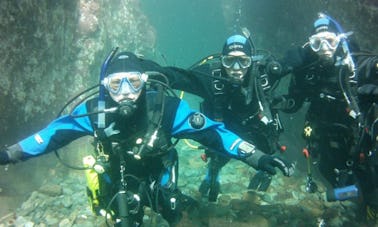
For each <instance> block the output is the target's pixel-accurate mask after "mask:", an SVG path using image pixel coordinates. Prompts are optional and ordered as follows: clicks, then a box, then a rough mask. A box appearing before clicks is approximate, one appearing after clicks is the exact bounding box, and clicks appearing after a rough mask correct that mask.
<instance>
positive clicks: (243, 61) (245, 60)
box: [221, 55, 252, 69]
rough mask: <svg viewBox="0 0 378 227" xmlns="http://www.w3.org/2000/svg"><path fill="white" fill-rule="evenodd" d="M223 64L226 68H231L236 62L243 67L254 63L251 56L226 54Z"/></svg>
mask: <svg viewBox="0 0 378 227" xmlns="http://www.w3.org/2000/svg"><path fill="white" fill-rule="evenodd" d="M221 61H222V65H223V67H225V68H231V67H232V66H233V65H234V64H235V63H238V64H239V66H240V67H241V68H243V69H245V68H248V67H250V66H251V64H252V58H251V57H249V56H246V55H245V56H231V55H225V56H223V57H222V59H221Z"/></svg>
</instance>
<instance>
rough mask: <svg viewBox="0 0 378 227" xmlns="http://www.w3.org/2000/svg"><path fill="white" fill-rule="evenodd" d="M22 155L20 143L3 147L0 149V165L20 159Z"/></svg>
mask: <svg viewBox="0 0 378 227" xmlns="http://www.w3.org/2000/svg"><path fill="white" fill-rule="evenodd" d="M21 157H22V149H21V147H20V145H18V144H14V145H12V146H10V147H5V149H2V150H1V151H0V165H6V164H9V163H15V162H17V161H20V160H21Z"/></svg>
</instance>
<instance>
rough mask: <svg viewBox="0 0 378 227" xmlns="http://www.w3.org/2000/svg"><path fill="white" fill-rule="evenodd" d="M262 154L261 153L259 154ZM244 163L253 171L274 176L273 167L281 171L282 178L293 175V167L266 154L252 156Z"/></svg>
mask: <svg viewBox="0 0 378 227" xmlns="http://www.w3.org/2000/svg"><path fill="white" fill-rule="evenodd" d="M261 153H262V152H261ZM245 162H246V163H247V164H248V165H250V166H252V167H254V168H255V169H258V170H262V171H265V172H268V173H269V174H271V175H275V174H276V173H277V171H276V170H275V167H277V168H278V169H280V170H281V172H282V174H283V175H284V176H287V177H290V176H291V175H293V173H294V169H295V165H294V164H293V163H291V162H289V161H286V160H284V159H282V158H280V157H277V156H271V155H266V154H253V155H251V156H249V157H247V158H246V159H245Z"/></svg>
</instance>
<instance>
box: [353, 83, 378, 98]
mask: <svg viewBox="0 0 378 227" xmlns="http://www.w3.org/2000/svg"><path fill="white" fill-rule="evenodd" d="M357 93H358V94H359V95H362V96H371V97H373V96H378V86H377V85H375V84H364V85H362V86H361V87H359V88H358V89H357Z"/></svg>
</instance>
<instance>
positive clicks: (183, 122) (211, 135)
mask: <svg viewBox="0 0 378 227" xmlns="http://www.w3.org/2000/svg"><path fill="white" fill-rule="evenodd" d="M172 129H173V130H172V134H173V136H175V137H178V138H188V139H193V140H196V141H197V142H200V143H201V144H203V145H205V146H207V147H210V148H213V149H214V150H216V151H219V152H220V154H222V155H226V156H228V157H232V158H235V159H239V160H241V161H243V162H245V163H247V164H248V165H250V166H252V167H254V168H255V169H259V170H264V171H267V172H269V173H271V174H275V169H274V168H275V167H278V168H279V169H280V170H281V171H282V172H283V174H284V175H285V176H290V175H292V173H293V171H294V165H293V164H292V163H289V162H287V161H285V160H283V159H281V158H279V157H273V156H270V155H266V154H264V153H263V152H261V151H260V150H258V149H257V148H256V147H255V146H254V145H253V144H250V143H248V142H246V141H244V140H242V139H241V138H240V137H239V136H238V135H236V134H234V133H233V132H231V131H229V130H227V129H226V128H225V126H224V124H223V123H221V122H215V121H212V120H210V119H209V118H207V117H206V116H204V115H203V114H201V113H199V112H196V111H193V110H191V109H190V108H189V106H188V105H187V104H186V102H183V101H182V102H180V105H179V108H178V110H177V112H176V116H175V120H174V122H173V128H172Z"/></svg>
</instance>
